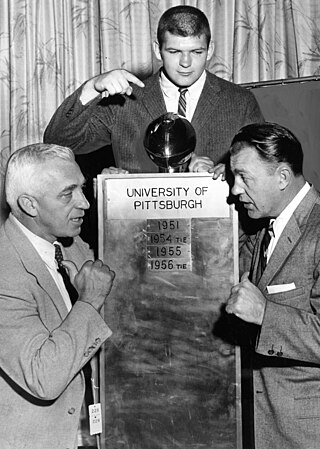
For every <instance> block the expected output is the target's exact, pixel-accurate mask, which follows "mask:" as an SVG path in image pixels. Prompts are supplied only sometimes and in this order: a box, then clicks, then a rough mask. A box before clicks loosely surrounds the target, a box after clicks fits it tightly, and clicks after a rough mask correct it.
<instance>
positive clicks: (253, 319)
mask: <svg viewBox="0 0 320 449" xmlns="http://www.w3.org/2000/svg"><path fill="white" fill-rule="evenodd" d="M248 276H249V272H246V273H244V274H243V276H242V277H241V281H240V283H239V284H237V285H235V286H234V287H232V289H231V295H230V297H229V299H228V302H227V305H226V312H227V313H233V314H234V315H235V316H237V317H238V318H240V319H241V320H244V321H246V322H247V323H254V324H259V325H261V324H262V320H263V316H264V311H265V307H266V299H265V297H264V296H263V294H262V293H261V291H260V290H259V289H258V287H256V286H255V285H254V284H252V282H250V281H249V279H248Z"/></svg>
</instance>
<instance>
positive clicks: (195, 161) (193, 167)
mask: <svg viewBox="0 0 320 449" xmlns="http://www.w3.org/2000/svg"><path fill="white" fill-rule="evenodd" d="M213 165H214V164H213V161H212V160H211V159H210V158H209V157H207V156H197V155H196V154H195V153H193V154H192V156H191V161H190V164H189V172H194V173H196V172H209V170H210V168H212V167H213Z"/></svg>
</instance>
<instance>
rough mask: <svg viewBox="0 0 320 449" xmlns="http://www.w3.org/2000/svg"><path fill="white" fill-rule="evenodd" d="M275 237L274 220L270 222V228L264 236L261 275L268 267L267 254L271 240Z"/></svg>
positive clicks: (261, 248)
mask: <svg viewBox="0 0 320 449" xmlns="http://www.w3.org/2000/svg"><path fill="white" fill-rule="evenodd" d="M272 237H274V230H273V220H272V221H270V223H269V225H268V228H266V229H265V234H264V236H263V239H262V242H261V247H260V264H261V274H262V273H263V271H264V270H265V268H266V266H267V252H268V246H269V244H270V241H271V238H272Z"/></svg>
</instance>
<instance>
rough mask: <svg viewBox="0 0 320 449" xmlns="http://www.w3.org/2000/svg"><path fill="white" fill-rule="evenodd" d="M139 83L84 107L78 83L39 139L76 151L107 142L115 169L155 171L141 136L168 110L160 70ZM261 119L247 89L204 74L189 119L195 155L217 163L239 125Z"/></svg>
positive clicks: (89, 148)
mask: <svg viewBox="0 0 320 449" xmlns="http://www.w3.org/2000/svg"><path fill="white" fill-rule="evenodd" d="M144 83H145V87H144V88H140V87H138V86H135V85H133V94H132V95H131V96H126V95H115V96H110V97H108V98H104V99H101V97H100V96H99V97H97V98H96V99H95V100H92V101H91V102H90V103H88V104H87V105H85V106H83V105H82V104H81V102H80V100H79V96H80V94H81V91H82V87H80V88H79V89H78V90H76V91H75V92H74V93H73V94H72V95H71V96H70V97H68V98H67V99H66V100H65V101H64V102H63V103H62V105H61V106H60V107H59V108H58V109H57V111H56V112H55V114H54V116H53V117H52V119H51V121H50V123H49V125H48V127H47V129H46V131H45V134H44V141H45V142H46V143H55V144H59V145H65V146H68V147H70V148H72V149H73V151H74V152H75V154H84V153H89V152H91V151H95V150H98V149H99V148H101V147H103V146H106V145H110V144H112V148H113V153H114V158H115V162H116V165H117V166H118V167H121V168H124V169H127V170H129V172H130V173H143V172H146V173H148V172H151V173H152V172H157V171H158V167H156V165H155V164H154V163H153V162H152V161H151V160H150V159H149V157H148V156H147V154H146V152H145V150H144V146H143V138H144V134H145V131H146V128H147V126H148V125H149V124H150V123H151V122H152V121H153V120H155V119H156V118H158V117H159V116H161V115H162V114H164V113H166V112H167V111H166V105H165V102H164V99H163V94H162V92H161V89H160V83H159V73H156V74H154V75H153V76H151V77H150V78H148V79H147V80H146V81H145V82H144ZM261 121H263V116H262V114H261V111H260V109H259V106H258V104H257V102H256V100H255V97H254V95H253V94H252V93H251V92H250V91H248V90H246V89H245V88H243V87H240V86H238V85H236V84H233V83H231V82H228V81H225V80H223V79H221V78H218V77H217V76H215V75H213V74H212V73H209V72H207V77H206V81H205V84H204V87H203V90H202V93H201V96H200V98H199V101H198V105H197V107H196V110H195V112H194V115H193V118H192V122H191V123H192V125H193V127H194V129H195V132H196V139H197V144H196V149H195V152H196V154H197V155H198V156H209V157H210V158H211V159H212V160H213V161H214V163H215V164H216V163H218V162H219V161H220V160H221V159H222V158H223V157H224V156H225V155H226V154H227V152H228V150H229V147H230V144H231V141H232V138H233V137H234V135H235V134H236V132H237V131H238V130H239V129H240V128H241V127H242V126H244V125H247V124H249V123H253V122H261Z"/></svg>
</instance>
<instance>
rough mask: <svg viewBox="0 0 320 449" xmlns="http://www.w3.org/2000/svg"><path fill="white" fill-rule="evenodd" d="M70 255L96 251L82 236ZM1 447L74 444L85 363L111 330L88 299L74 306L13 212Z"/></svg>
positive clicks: (3, 318)
mask: <svg viewBox="0 0 320 449" xmlns="http://www.w3.org/2000/svg"><path fill="white" fill-rule="evenodd" d="M65 256H66V258H68V259H69V260H73V261H74V262H75V264H76V265H77V266H78V267H79V268H80V267H81V265H82V264H83V262H84V261H85V260H88V259H92V255H91V252H90V251H89V249H88V247H87V245H86V244H85V243H84V242H82V240H81V239H80V238H76V239H75V241H74V243H73V244H72V245H71V246H70V248H68V249H67V248H66V249H65ZM0 270H1V276H0V341H1V345H0V447H1V449H44V448H45V449H58V448H59V449H67V448H68V449H74V448H75V447H76V444H77V441H76V436H77V429H78V425H79V416H80V409H81V405H82V402H83V397H84V376H83V373H82V372H81V369H82V367H83V366H84V365H85V364H86V363H87V362H88V361H89V360H90V359H91V357H92V356H93V355H94V354H95V353H96V351H97V350H98V349H99V347H100V346H101V344H102V343H103V342H104V341H105V340H106V339H107V338H108V337H109V336H110V334H111V331H110V329H109V327H108V326H107V324H106V323H105V322H104V320H103V319H102V317H101V316H100V314H99V313H98V312H97V311H96V310H95V309H94V308H93V307H92V306H91V305H90V304H87V303H85V302H82V301H77V302H76V304H75V305H74V306H73V308H72V309H71V311H70V313H68V310H67V307H66V305H65V303H64V301H63V298H62V296H61V294H60V292H59V290H58V288H57V286H56V284H55V282H54V280H53V278H52V276H51V274H50V273H49V271H48V269H47V267H46V266H45V264H44V262H43V261H42V259H41V258H40V256H39V255H38V253H37V251H36V250H35V249H34V247H33V245H32V244H31V243H30V241H29V240H28V239H27V238H26V236H25V235H24V234H23V233H22V231H21V230H20V229H19V228H18V226H17V225H16V223H14V222H13V220H12V219H11V216H9V218H8V219H7V220H6V222H5V223H4V225H3V226H2V227H1V229H0Z"/></svg>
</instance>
